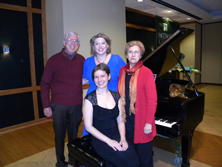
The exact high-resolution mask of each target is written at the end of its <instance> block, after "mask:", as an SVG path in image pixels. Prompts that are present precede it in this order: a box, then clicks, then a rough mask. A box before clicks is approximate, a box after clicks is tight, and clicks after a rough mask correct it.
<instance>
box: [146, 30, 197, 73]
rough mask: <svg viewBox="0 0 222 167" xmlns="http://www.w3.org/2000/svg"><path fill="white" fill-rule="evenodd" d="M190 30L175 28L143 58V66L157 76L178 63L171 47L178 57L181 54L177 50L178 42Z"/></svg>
mask: <svg viewBox="0 0 222 167" xmlns="http://www.w3.org/2000/svg"><path fill="white" fill-rule="evenodd" d="M192 32H193V30H191V29H188V28H180V29H179V30H177V31H176V32H175V33H174V34H173V35H171V36H170V37H169V38H168V39H167V40H166V41H165V42H163V43H162V44H161V45H160V46H159V47H158V48H156V49H155V50H154V51H153V52H152V53H150V54H149V55H148V56H147V57H145V58H144V60H143V64H144V66H147V67H148V68H149V69H151V70H152V72H153V73H154V74H157V77H160V76H162V75H164V74H165V73H167V72H168V71H169V70H170V69H172V68H173V67H175V66H176V65H177V64H178V63H179V62H178V60H177V59H176V57H175V55H174V53H173V52H172V50H171V47H172V48H173V49H174V51H175V53H176V55H177V56H178V58H179V59H180V58H181V56H182V54H181V53H180V52H179V46H180V42H181V41H182V40H184V39H185V38H186V37H187V36H188V35H190V34H191V33H192ZM170 46H171V47H170Z"/></svg>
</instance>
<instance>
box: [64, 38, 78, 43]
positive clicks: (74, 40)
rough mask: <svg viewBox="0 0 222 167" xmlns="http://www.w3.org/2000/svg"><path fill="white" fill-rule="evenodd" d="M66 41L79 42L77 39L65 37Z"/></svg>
mask: <svg viewBox="0 0 222 167" xmlns="http://www.w3.org/2000/svg"><path fill="white" fill-rule="evenodd" d="M66 41H67V42H69V43H71V42H79V40H78V39H67V40H66Z"/></svg>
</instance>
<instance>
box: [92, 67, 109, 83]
mask: <svg viewBox="0 0 222 167" xmlns="http://www.w3.org/2000/svg"><path fill="white" fill-rule="evenodd" d="M98 70H101V71H105V72H106V74H107V75H108V76H109V75H110V70H109V67H108V66H107V65H106V64H105V63H100V64H98V65H97V66H95V67H94V69H93V71H92V79H93V80H94V74H95V72H96V71H98Z"/></svg>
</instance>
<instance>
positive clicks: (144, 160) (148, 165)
mask: <svg viewBox="0 0 222 167" xmlns="http://www.w3.org/2000/svg"><path fill="white" fill-rule="evenodd" d="M125 127H126V137H127V138H128V139H129V140H130V141H131V142H132V143H133V140H134V123H133V122H132V121H130V120H127V121H126V123H125ZM134 148H135V150H136V152H137V155H138V157H139V160H140V167H153V141H150V142H148V143H139V144H134Z"/></svg>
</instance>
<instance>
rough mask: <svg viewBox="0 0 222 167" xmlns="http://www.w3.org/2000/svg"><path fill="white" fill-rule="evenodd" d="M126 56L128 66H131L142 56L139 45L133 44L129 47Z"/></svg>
mask: <svg viewBox="0 0 222 167" xmlns="http://www.w3.org/2000/svg"><path fill="white" fill-rule="evenodd" d="M126 57H127V59H128V61H129V65H130V68H133V66H134V65H135V64H137V63H138V61H139V60H140V59H141V57H142V56H141V50H140V47H139V46H137V45H134V46H132V47H130V48H129V50H128V52H127V54H126Z"/></svg>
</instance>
